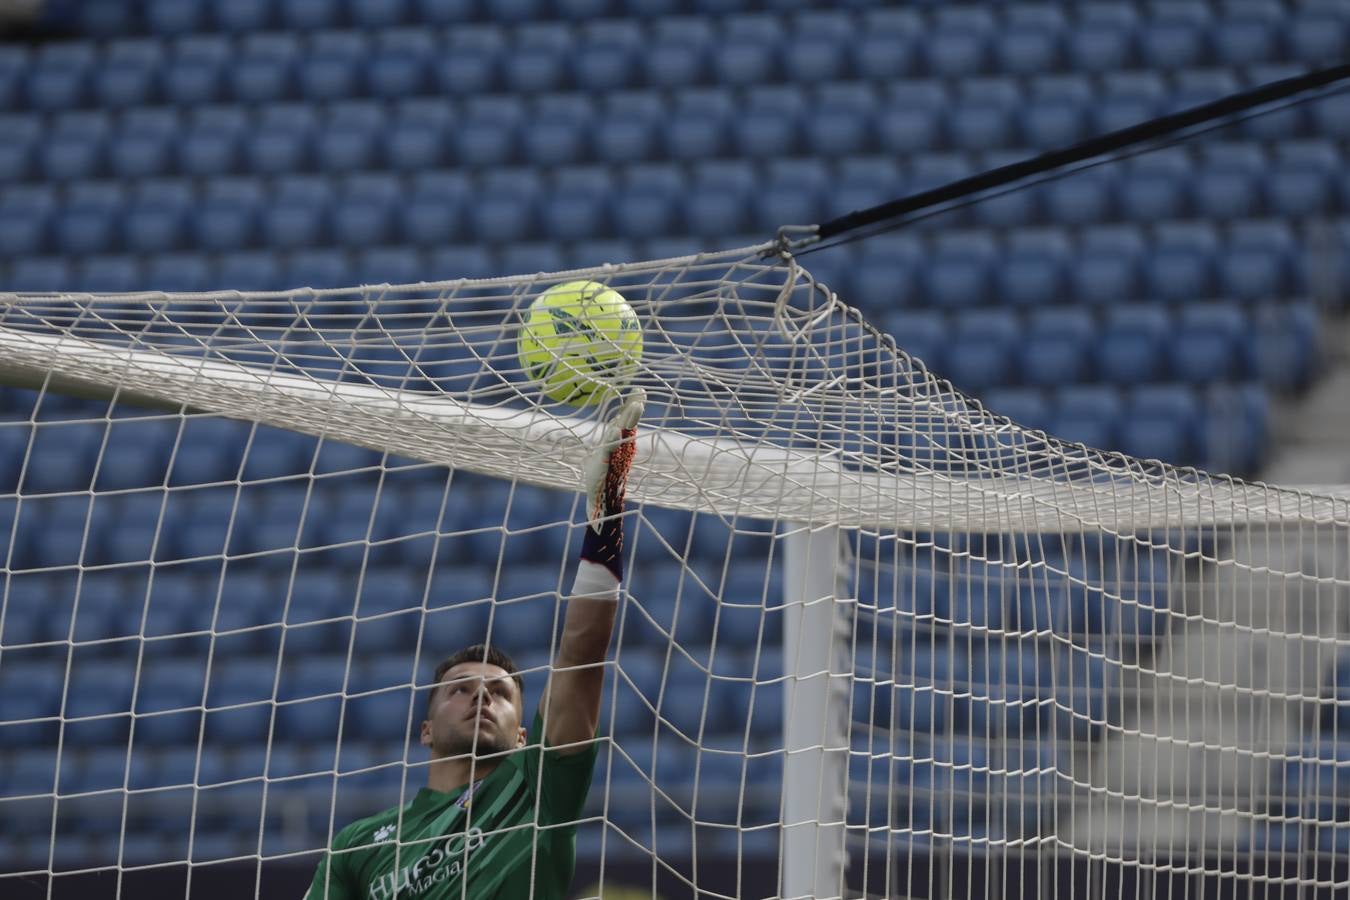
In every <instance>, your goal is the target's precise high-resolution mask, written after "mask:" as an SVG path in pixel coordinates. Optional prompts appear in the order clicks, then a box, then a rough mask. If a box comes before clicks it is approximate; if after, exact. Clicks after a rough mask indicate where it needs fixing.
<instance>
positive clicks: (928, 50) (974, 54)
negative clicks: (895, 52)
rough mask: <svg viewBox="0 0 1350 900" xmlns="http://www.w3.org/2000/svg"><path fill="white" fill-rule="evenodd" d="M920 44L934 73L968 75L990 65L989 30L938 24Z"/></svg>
mask: <svg viewBox="0 0 1350 900" xmlns="http://www.w3.org/2000/svg"><path fill="white" fill-rule="evenodd" d="M920 46H921V52H922V53H923V57H924V61H925V63H926V65H927V69H928V72H929V73H930V74H932V75H936V76H939V77H942V78H969V77H972V76H976V75H982V74H984V73H985V72H986V71H987V69H988V65H989V55H990V54H989V36H988V34H985V33H981V32H979V31H976V30H973V29H970V28H966V27H960V26H957V25H949V26H946V27H941V26H939V27H936V28H934V29H932V30H931V31H929V32H928V34H927V35H926V36H925V39H924V40H923V42H922V43H921V45H920Z"/></svg>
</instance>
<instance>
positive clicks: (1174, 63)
mask: <svg viewBox="0 0 1350 900" xmlns="http://www.w3.org/2000/svg"><path fill="white" fill-rule="evenodd" d="M1206 51H1207V48H1206V41H1205V32H1204V30H1203V29H1202V28H1201V27H1199V26H1198V25H1197V24H1195V23H1191V22H1184V21H1171V22H1169V21H1154V22H1149V23H1147V24H1145V25H1143V26H1141V28H1140V33H1139V53H1140V57H1141V59H1142V61H1143V63H1144V65H1146V66H1147V67H1148V68H1150V69H1153V70H1155V71H1165V70H1168V69H1184V68H1190V67H1195V66H1201V65H1204V64H1205V63H1206V62H1208V60H1207V58H1206V57H1207V55H1208V54H1207V52H1206Z"/></svg>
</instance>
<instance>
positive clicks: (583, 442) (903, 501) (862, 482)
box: [0, 327, 1350, 534]
mask: <svg viewBox="0 0 1350 900" xmlns="http://www.w3.org/2000/svg"><path fill="white" fill-rule="evenodd" d="M0 358H3V363H2V364H0V373H3V377H4V379H5V380H6V381H8V382H10V383H17V382H28V383H32V382H34V381H38V382H41V381H42V380H43V379H47V380H49V381H57V382H63V383H66V384H67V386H68V388H69V387H70V386H74V387H75V388H77V389H78V388H83V389H84V390H86V391H87V392H90V393H97V392H98V391H100V390H102V391H108V393H109V394H111V391H110V390H109V389H108V388H106V387H105V386H106V385H114V384H115V385H117V386H118V387H117V393H118V396H119V397H120V398H122V399H124V400H135V401H139V402H142V403H149V404H152V405H153V404H160V405H163V404H170V405H173V406H175V407H177V408H186V409H189V410H192V411H197V412H202V413H211V414H219V415H224V416H230V415H232V414H234V415H240V416H242V415H243V411H244V410H247V418H249V419H250V420H253V421H257V422H259V423H261V424H266V425H274V426H278V427H283V428H288V429H291V430H293V431H298V432H302V433H305V434H309V435H313V436H317V437H322V438H325V439H335V440H340V441H343V442H346V443H351V444H355V445H357V446H362V447H367V448H369V449H373V450H377V451H380V452H389V453H395V454H399V455H402V456H406V457H409V458H413V459H418V460H421V461H423V462H428V463H434V464H443V465H451V466H456V467H460V468H464V469H467V470H470V471H476V472H481V473H485V474H496V473H500V467H501V466H502V465H508V466H509V467H510V469H511V471H512V472H513V473H514V474H515V477H517V478H519V479H520V480H522V481H526V482H529V483H533V484H537V485H541V486H546V487H555V488H564V489H566V488H570V487H571V486H572V485H575V484H576V479H577V476H578V473H579V472H580V470H581V465H582V462H583V461H584V459H585V456H586V453H587V448H588V447H589V446H590V441H591V440H592V439H593V437H594V433H595V429H596V428H597V423H596V421H595V420H593V419H587V418H580V417H574V416H565V415H557V414H553V413H550V412H547V411H544V410H540V409H537V408H536V409H530V408H526V407H513V406H506V405H501V404H488V403H477V402H473V401H470V400H465V399H459V398H456V397H453V396H451V395H450V394H446V393H440V392H437V393H429V392H425V391H409V390H397V389H392V388H386V387H382V386H378V385H370V384H355V383H348V382H343V381H339V380H336V379H325V378H320V377H316V376H314V375H311V374H308V373H296V372H287V371H281V370H278V369H275V368H271V369H268V368H263V367H256V366H249V365H243V364H239V363H233V362H229V361H225V360H219V359H209V358H195V359H192V358H186V357H179V356H175V355H173V354H170V353H166V352H163V351H160V350H154V349H144V348H137V347H129V346H116V345H109V344H103V343H100V342H97V341H94V340H90V339H87V338H83V337H78V336H74V335H70V334H64V335H51V334H42V333H36V332H28V331H21V330H17V329H13V328H3V327H0ZM948 414H949V415H951V416H960V415H961V414H962V413H961V411H959V410H958V411H951V412H949V413H948ZM1085 452H1087V451H1085ZM630 490H631V495H632V496H633V498H634V499H635V500H639V501H642V502H646V503H651V504H653V505H657V506H664V507H668V508H673V509H685V510H690V511H694V512H709V513H713V514H725V512H726V510H728V509H734V510H735V511H736V512H735V514H736V515H741V516H745V517H749V518H756V517H764V518H780V519H786V520H790V521H796V522H802V523H807V524H812V525H837V526H842V527H849V528H864V529H880V530H891V529H903V530H961V531H977V532H997V531H1038V532H1059V531H1066V530H1073V531H1077V530H1080V529H1083V528H1101V529H1105V530H1107V531H1111V532H1115V533H1121V534H1125V533H1132V532H1138V531H1144V530H1149V529H1156V528H1169V527H1170V528H1175V527H1192V526H1224V525H1234V524H1251V523H1257V522H1259V523H1265V524H1276V523H1279V522H1281V521H1298V522H1304V523H1307V522H1317V523H1319V524H1342V525H1344V524H1347V523H1350V488H1347V487H1309V488H1300V489H1291V488H1281V487H1274V486H1268V485H1260V484H1247V483H1243V482H1240V481H1236V480H1229V479H1211V478H1201V479H1194V480H1192V479H1188V478H1186V477H1185V475H1184V473H1183V472H1181V471H1172V470H1168V471H1167V472H1165V473H1164V474H1162V475H1160V476H1156V477H1155V476H1145V477H1140V475H1139V474H1138V473H1126V474H1121V475H1115V476H1113V475H1111V474H1110V473H1094V474H1093V475H1092V476H1091V477H1086V478H1066V479H1064V480H1058V479H1054V478H1049V477H1042V476H1037V475H1015V474H1014V475H1008V474H990V475H987V476H984V477H975V478H959V477H954V476H952V475H948V474H943V473H935V472H929V473H909V472H892V471H884V470H880V469H877V468H873V469H872V470H871V471H867V470H863V469H861V468H853V467H850V466H847V465H844V464H842V463H840V462H839V461H837V460H836V459H833V458H830V457H828V456H821V455H817V454H811V453H806V452H802V451H797V450H792V449H787V448H780V447H775V446H773V445H770V444H764V443H759V444H752V443H749V442H742V441H738V440H735V439H733V438H725V437H703V436H699V437H691V436H688V435H685V434H682V433H681V432H679V431H676V430H673V429H670V428H662V427H659V426H658V427H652V428H648V429H645V430H644V432H643V434H642V435H641V437H640V439H639V452H638V455H637V462H636V464H635V471H634V477H633V479H632V486H631V488H630ZM719 499H721V500H724V501H725V504H720V503H719V502H718V501H719ZM841 501H846V502H841Z"/></svg>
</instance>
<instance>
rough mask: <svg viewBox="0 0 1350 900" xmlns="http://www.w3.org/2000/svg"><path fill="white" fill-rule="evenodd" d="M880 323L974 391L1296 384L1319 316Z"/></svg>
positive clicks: (1044, 313)
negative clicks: (1171, 383) (1148, 384)
mask: <svg viewBox="0 0 1350 900" xmlns="http://www.w3.org/2000/svg"><path fill="white" fill-rule="evenodd" d="M881 321H882V322H884V323H886V326H887V328H888V330H889V331H890V333H891V334H892V336H893V337H894V338H895V341H896V344H897V345H898V346H899V348H900V349H901V350H904V351H906V352H908V353H910V354H912V355H913V356H916V357H918V358H919V359H921V360H923V361H924V362H925V363H926V364H927V365H928V367H929V368H930V369H931V370H932V371H935V372H937V373H939V374H941V375H944V376H947V377H950V378H951V379H952V380H953V381H954V382H955V383H956V385H957V386H958V387H960V388H962V389H963V390H966V391H968V392H970V393H972V394H973V395H975V396H982V395H983V394H984V392H985V391H987V390H989V389H991V388H998V387H1003V386H1016V385H1027V386H1030V387H1038V388H1053V387H1060V386H1064V385H1073V384H1091V383H1094V382H1104V383H1107V384H1116V385H1120V386H1121V387H1127V386H1129V385H1132V384H1139V383H1141V382H1158V381H1169V380H1172V381H1178V382H1183V383H1189V384H1194V385H1205V384H1215V383H1231V382H1234V381H1239V380H1242V379H1244V378H1254V379H1256V380H1260V381H1263V382H1265V383H1266V384H1269V385H1271V386H1273V387H1277V388H1282V389H1291V388H1301V387H1304V386H1306V385H1307V383H1308V382H1309V380H1310V379H1311V378H1312V376H1313V375H1314V374H1315V373H1316V371H1317V367H1318V360H1319V356H1320V351H1321V347H1320V337H1319V328H1320V326H1319V317H1318V314H1317V311H1316V310H1315V308H1313V307H1312V306H1311V305H1308V304H1292V305H1282V306H1265V307H1257V308H1254V309H1252V310H1250V311H1248V310H1246V309H1244V308H1243V307H1241V306H1238V305H1236V304H1228V303H1204V302H1196V303H1193V304H1190V305H1184V306H1181V307H1180V308H1179V310H1178V312H1177V313H1175V314H1173V313H1172V312H1171V311H1169V310H1168V309H1166V308H1164V307H1156V306H1138V305H1127V306H1120V307H1113V308H1111V309H1109V310H1108V311H1107V312H1106V314H1105V315H1104V316H1102V317H1101V318H1100V319H1098V318H1097V317H1095V316H1093V315H1092V314H1091V313H1090V312H1089V311H1087V310H1082V309H1073V308H1048V309H1044V310H1039V311H1037V312H1036V313H1035V314H1033V315H1032V316H1030V317H1029V318H1028V319H1026V320H1021V319H1019V317H1018V316H1017V315H1016V314H1015V313H1013V312H1011V311H1007V310H990V311H979V312H971V313H966V314H964V315H957V316H952V317H947V316H944V315H943V314H941V313H935V312H927V313H924V312H913V313H909V312H897V313H888V314H885V315H883V316H882V318H881Z"/></svg>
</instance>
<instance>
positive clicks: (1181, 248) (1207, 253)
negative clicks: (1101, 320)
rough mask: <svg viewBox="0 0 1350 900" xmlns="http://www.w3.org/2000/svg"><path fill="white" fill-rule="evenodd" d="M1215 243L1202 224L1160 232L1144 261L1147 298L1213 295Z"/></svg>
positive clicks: (1185, 299) (1163, 299) (1167, 300)
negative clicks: (1151, 250)
mask: <svg viewBox="0 0 1350 900" xmlns="http://www.w3.org/2000/svg"><path fill="white" fill-rule="evenodd" d="M1216 243H1217V241H1216V239H1215V237H1214V234H1213V232H1212V230H1210V229H1209V227H1208V226H1204V225H1202V226H1198V227H1195V228H1191V227H1185V228H1183V227H1182V226H1176V227H1175V228H1173V229H1172V230H1171V231H1169V232H1162V233H1160V234H1159V236H1158V239H1157V243H1156V244H1155V246H1154V248H1153V252H1152V253H1151V254H1150V255H1149V256H1148V258H1147V260H1146V261H1145V278H1146V284H1147V291H1148V295H1147V296H1148V299H1150V300H1154V301H1158V302H1163V303H1178V304H1180V303H1194V302H1197V301H1201V300H1208V299H1210V298H1212V297H1213V295H1214V287H1215V283H1214V282H1215V280H1214V251H1215V249H1216Z"/></svg>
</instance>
